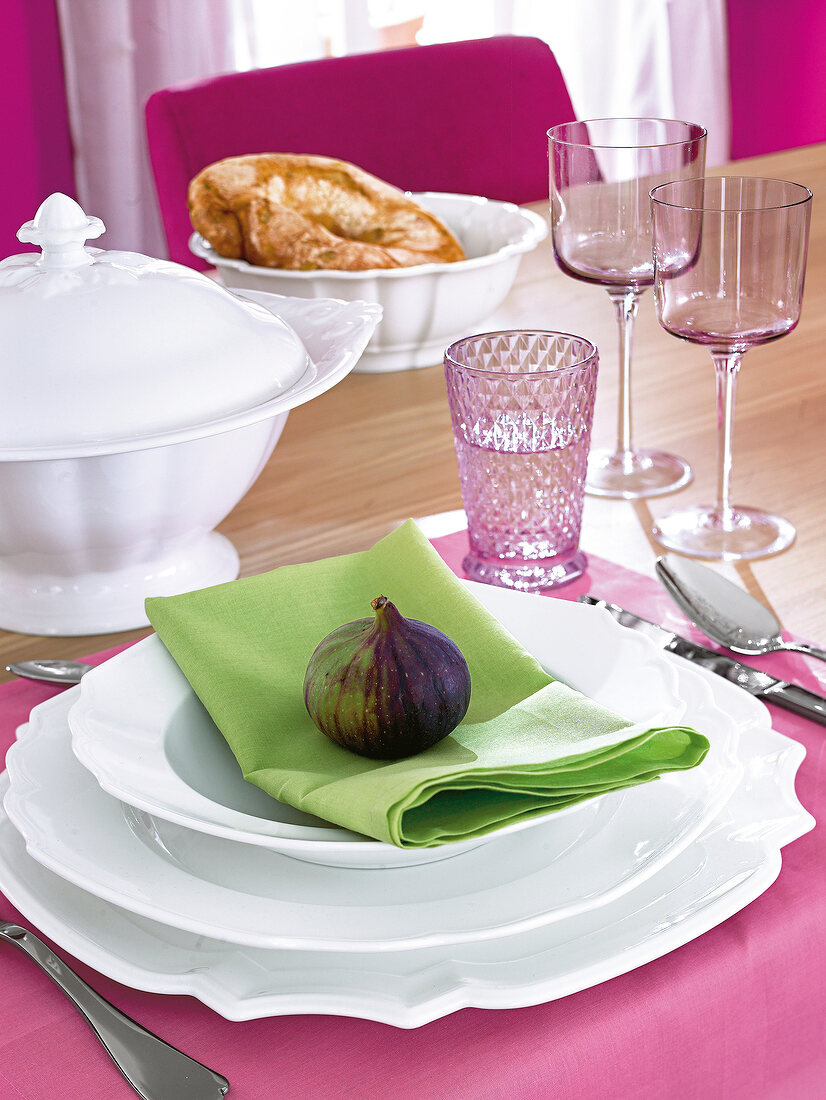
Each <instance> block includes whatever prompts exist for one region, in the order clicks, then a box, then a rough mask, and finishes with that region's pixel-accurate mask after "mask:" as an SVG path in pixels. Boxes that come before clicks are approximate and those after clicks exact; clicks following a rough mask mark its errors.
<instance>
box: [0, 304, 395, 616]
mask: <svg viewBox="0 0 826 1100" xmlns="http://www.w3.org/2000/svg"><path fill="white" fill-rule="evenodd" d="M242 296H243V297H244V298H249V299H252V300H253V301H255V302H256V303H258V304H259V305H262V306H264V307H265V308H267V309H269V310H270V311H271V312H272V313H274V314H276V315H277V316H279V317H281V318H282V319H283V320H284V321H285V322H286V323H287V324H288V325H290V326H291V327H292V328H293V329H294V330H295V332H296V333H297V335H298V337H299V338H300V339H301V341H302V342H303V344H304V346H305V347H306V350H307V353H308V355H309V363H308V366H307V368H306V370H305V371H304V373H303V374H302V375H301V377H300V378H299V379H298V381H296V382H295V383H293V384H292V385H290V386H289V387H287V388H286V389H284V390H283V391H282V392H281V393H279V394H278V395H277V396H275V397H273V398H272V399H270V400H268V401H264V402H262V403H260V404H253V405H251V406H249V407H247V408H245V409H242V410H241V411H236V412H232V413H228V414H227V415H224V416H219V417H217V418H216V419H213V420H208V421H205V422H202V423H197V424H194V425H188V426H184V427H181V428H177V429H172V430H168V431H160V432H158V433H156V434H149V435H140V436H136V437H132V438H129V437H126V438H119V439H115V440H97V441H91V442H86V443H80V444H78V443H75V444H69V443H66V444H58V445H53V446H42V447H38V448H31V447H27V448H9V447H5V448H3V447H0V627H2V628H3V629H5V630H15V631H20V632H22V633H29V634H61V635H79V634H101V633H106V632H108V631H118V630H128V629H132V628H135V627H140V626H145V625H147V623H148V620H147V618H146V615H145V612H144V606H143V605H144V599H145V597H147V596H150V595H172V594H175V593H178V592H184V591H189V590H191V589H194V588H202V587H205V586H207V585H211V584H219V583H222V582H223V581H227V580H232V579H233V578H234V577H236V576H237V575H238V565H239V561H238V554H237V552H236V550H235V548H234V547H233V545H232V544H231V543H230V541H229V540H228V539H227V538H225V537H224V536H223V535H220V534H218V533H217V532H215V531H214V530H213V528H214V527H215V526H216V524H218V523H220V521H221V520H222V519H223V518H224V517H225V516H226V515H227V514H228V513H229V512H230V511H231V510H232V509H233V508H234V507H235V505H236V504H237V503H238V501H239V500H240V499H241V498H242V497H243V496H244V494H245V493H246V492H247V490H248V489H249V488H250V486H251V485H252V483H253V482H254V481H255V479H256V478H257V477H258V475H259V474H260V472H261V470H262V469H263V467H264V464H265V463H266V461H267V459H268V458H269V456H270V454H271V453H272V450H273V448H274V447H275V444H276V443H277V441H278V438H279V436H280V435H281V432H282V430H283V428H284V424H285V422H286V419H287V413H288V411H289V410H290V409H292V408H295V407H296V406H297V405H301V404H304V403H305V402H307V401H309V400H311V399H312V398H313V397H316V396H317V395H318V394H320V393H323V392H324V391H325V390H328V389H330V388H331V387H332V386H334V385H335V384H336V383H337V382H339V381H340V380H341V379H342V378H344V377H345V375H347V374H348V373H349V372H350V371H351V370H352V368H353V366H354V364H355V363H356V362H357V360H358V357H359V355H360V354H361V353H362V351H363V349H364V347H365V345H366V343H367V341H368V340H369V338H370V336H371V335H372V333H373V330H374V328H375V326H376V324H377V323H378V320H379V317H380V315H381V314H380V311H379V310H378V309H377V307H376V306H374V305H371V304H367V303H364V302H352V303H344V302H331V301H312V302H310V301H307V300H306V299H291V298H281V297H276V296H275V295H272V294H257V293H254V292H250V293H245V294H243V295H242Z"/></svg>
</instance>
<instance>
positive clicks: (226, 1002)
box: [0, 657, 814, 1028]
mask: <svg viewBox="0 0 826 1100" xmlns="http://www.w3.org/2000/svg"><path fill="white" fill-rule="evenodd" d="M668 659H669V660H670V661H672V662H673V664H674V666H675V667H676V668H677V669H679V670H680V671H681V680H682V672H683V670H688V666H687V665H686V663H685V662H683V661H681V660H680V659H679V658H675V657H669V658H668ZM690 671H691V674H692V676H694V677H695V678H696V677H697V676H700V677H701V678H704V679H705V680H706V682H707V684H708V685H709V687H710V688H711V690H712V692H713V693H714V698H715V702H716V703H717V705H718V706H719V708H720V709H721V710H722V711H723V712H724V713H725V714H728V715H729V719H730V721H731V722H732V723H733V724H736V725H739V726H740V728H741V731H742V732H743V733H744V737H743V738H742V739H741V741H740V750H739V755H740V765H741V767H742V768H743V780H742V782H741V783H740V784H739V785H738V788H737V790H736V792H735V793H734V795H733V796H732V798H731V799H730V800H729V801H728V803H726V805H725V807H724V808H723V809H722V810H721V812H720V814H719V815H718V816H717V817H716V818H714V819H713V820H712V821H711V822H709V823H708V825H707V827H706V828H705V829H704V830H703V832H702V833H701V834H700V836H698V837H697V838H696V839H695V840H694V842H693V843H692V844H690V845H689V846H688V847H687V848H686V849H685V850H684V851H683V852H681V853H680V854H679V855H677V856H676V857H675V858H674V859H673V860H671V861H670V862H668V863H667V864H666V865H665V866H664V867H661V868H660V869H659V870H658V871H657V873H656V874H655V875H653V876H650V877H648V878H647V879H645V880H644V881H642V882H640V883H638V884H636V885H635V886H634V888H633V889H632V890H631V891H629V892H627V893H625V894H624V895H622V896H621V897H619V898H617V899H615V900H614V901H612V902H609V903H607V904H605V905H603V906H601V907H599V908H597V909H593V910H591V911H590V912H588V913H584V914H580V915H577V916H576V917H572V918H570V919H567V920H562V921H557V922H554V923H551V924H545V925H541V926H538V927H536V928H533V929H531V930H528V931H525V932H521V933H518V934H515V935H512V936H508V937H505V938H500V939H496V940H482V941H479V942H472V943H464V944H461V945H454V946H451V947H439V948H429V949H425V950H418V951H405V952H394V951H391V952H386V953H383V954H377V953H373V954H345V955H335V954H334V955H331V954H328V953H317V952H306V951H289V952H288V951H260V950H251V949H248V948H244V949H241V948H237V947H232V946H228V945H227V944H225V943H222V942H220V941H217V940H209V939H207V940H205V939H204V938H203V937H201V936H193V935H191V934H189V933H186V932H180V931H178V930H175V929H172V928H170V927H168V926H165V925H162V924H158V923H154V922H152V921H150V920H146V919H144V918H141V917H137V916H135V915H133V914H132V913H126V912H124V911H123V910H121V909H119V908H117V907H116V906H112V905H109V904H107V903H106V902H105V901H101V900H99V899H98V898H97V897H95V896H94V895H92V894H89V893H86V892H85V891H83V890H81V889H78V888H77V887H75V886H72V885H71V884H70V883H68V882H66V881H64V880H63V879H62V878H60V877H58V876H56V875H54V874H51V873H50V872H49V871H47V870H45V869H44V868H43V867H42V866H40V864H38V863H36V862H35V861H33V860H32V859H30V858H29V857H28V856H27V855H26V852H25V849H24V845H23V841H22V839H21V838H20V836H19V835H18V834H17V833H16V832H15V830H14V829H13V828H12V826H11V825H10V824H9V822H8V820H7V819H5V818H4V817H2V815H0V887H2V889H3V891H4V892H5V893H6V895H7V896H8V898H9V900H10V901H11V902H12V904H14V905H15V906H16V907H17V908H18V909H19V910H20V911H21V912H22V913H23V914H24V915H25V916H26V917H27V918H28V919H30V920H32V921H33V922H34V923H35V924H37V925H38V926H39V927H40V929H41V930H42V931H43V932H44V933H45V934H46V935H48V936H50V937H51V938H52V939H53V940H55V941H56V942H57V943H58V944H60V945H61V946H62V947H63V948H64V949H66V950H68V951H70V952H71V953H72V954H73V955H75V956H76V957H77V958H79V959H81V960H82V961H84V962H85V963H87V964H88V965H90V966H93V967H95V968H97V969H98V970H99V971H100V972H102V973H104V974H107V975H108V976H109V977H111V978H113V979H115V980H117V981H121V982H124V983H125V984H127V985H131V986H134V987H136V988H139V989H145V990H149V991H152V992H157V993H169V994H189V995H191V996H194V997H197V998H198V999H200V1000H201V1001H202V1002H203V1003H204V1004H206V1005H208V1006H209V1007H211V1008H213V1009H214V1010H215V1011H217V1012H219V1013H220V1014H221V1015H223V1016H225V1017H226V1018H228V1019H231V1020H246V1019H254V1018H260V1017H265V1016H273V1015H288V1014H298V1013H328V1014H334V1015H350V1016H357V1017H363V1018H365V1019H371V1020H378V1021H381V1022H384V1023H388V1024H393V1025H395V1026H398V1027H407V1028H412V1027H418V1026H421V1025H422V1024H425V1023H428V1022H429V1021H431V1020H434V1019H438V1018H440V1017H442V1016H445V1015H448V1014H449V1013H451V1012H455V1011H457V1010H458V1009H461V1008H464V1007H469V1006H476V1007H481V1008H492V1009H493V1008H495V1009H502V1008H517V1007H522V1006H525V1005H531V1004H539V1003H542V1002H545V1001H550V1000H553V999H555V998H558V997H562V996H566V995H568V994H570V993H574V992H576V991H577V990H580V989H584V988H587V987H590V986H593V985H596V984H598V983H600V982H603V981H606V980H607V979H609V978H612V977H615V976H616V975H618V974H623V973H626V972H627V971H629V970H632V969H634V968H636V967H638V966H640V965H642V964H644V963H646V962H649V961H651V960H653V959H656V958H659V957H660V956H662V955H665V954H667V953H668V952H669V951H672V950H674V949H675V948H677V947H679V946H681V945H683V944H685V943H688V942H689V941H690V940H692V939H694V938H696V937H697V936H699V935H701V934H703V933H704V932H707V931H708V930H709V929H711V928H713V927H715V926H716V925H718V924H720V923H721V922H722V921H724V920H726V919H727V918H728V917H730V916H731V915H733V914H734V913H736V912H738V911H739V910H740V909H742V908H743V907H744V906H746V905H748V904H749V902H751V901H753V900H754V899H755V898H756V897H758V896H759V895H760V894H761V893H762V892H763V891H764V890H766V889H767V888H768V886H769V885H770V884H771V883H772V882H773V881H774V879H775V878H776V877H777V874H778V872H779V870H780V849H781V848H782V847H783V846H784V845H786V844H788V843H790V842H791V841H793V840H794V839H796V838H797V837H799V836H802V835H803V834H804V833H806V832H808V831H809V830H810V829H811V828H812V827H813V825H814V821H813V819H812V817H811V816H810V815H809V814H808V813H807V812H806V811H805V810H804V809H803V808H802V807H801V806H800V803H799V802H798V800H797V798H796V796H795V793H794V777H795V773H796V771H797V768H798V767H799V765H800V762H801V761H802V759H803V756H804V750H803V748H802V746H801V745H799V744H798V743H797V742H795V741H791V740H789V739H788V738H786V737H783V736H782V735H780V734H777V733H775V732H774V731H772V730H771V728H770V726H769V722H768V713H767V711H766V709H765V708H764V707H762V706H761V705H760V704H757V703H756V702H755V701H754V700H752V699H750V698H749V697H748V696H746V694H745V693H744V692H741V691H739V690H738V689H737V688H736V687H734V686H733V685H730V684H727V683H725V682H724V681H722V680H720V679H719V678H718V677H714V676H712V675H711V674H710V673H705V672H703V671H702V670H694V669H691V670H690ZM681 686H682V685H681ZM689 717H690V715H689ZM6 786H7V778H6V777H3V779H2V780H0V793H2V790H3V789H4V788H5V787H6Z"/></svg>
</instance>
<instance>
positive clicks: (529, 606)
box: [69, 581, 714, 868]
mask: <svg viewBox="0 0 826 1100" xmlns="http://www.w3.org/2000/svg"><path fill="white" fill-rule="evenodd" d="M465 584H466V586H467V587H468V588H469V589H470V590H471V591H472V592H473V593H474V595H475V596H476V598H477V599H478V600H479V602H480V603H482V604H483V605H484V606H485V607H486V608H487V609H488V610H489V611H490V612H491V613H492V614H494V615H495V616H496V618H497V619H499V621H500V622H501V623H502V624H503V625H504V626H505V627H507V629H508V630H509V631H510V632H511V634H513V635H514V636H515V637H516V638H517V639H518V640H519V641H520V642H521V643H522V645H523V646H524V647H525V648H526V649H527V650H529V651H530V652H531V653H532V654H533V655H534V656H535V657H536V658H537V660H538V661H539V662H540V663H541V664H542V665H543V666H544V667H545V668H546V669H548V670H550V671H551V673H552V675H554V676H556V677H557V678H558V679H560V680H564V681H565V682H566V683H567V684H570V685H571V686H572V687H575V688H576V689H577V690H579V691H581V692H583V693H584V694H585V695H587V696H589V697H590V698H592V699H595V700H596V701H597V702H598V703H602V704H603V705H604V706H606V707H609V708H610V709H611V710H613V711H615V712H616V713H618V714H622V715H623V716H625V717H626V718H629V719H630V720H632V721H634V722H645V723H646V724H647V725H649V726H658V725H666V724H677V723H678V722H679V721H680V720H681V716H682V714H683V711H684V702H683V701H682V700H680V698H679V695H678V693H677V692H676V675H675V673H674V670H673V668H672V667H671V666H670V665H669V664H668V662H667V661H666V660H665V658H664V656H663V654H662V652H661V651H660V650H658V649H657V647H656V646H655V645H654V644H653V643H652V642H651V641H650V640H649V639H647V638H644V637H642V635H639V634H632V633H630V632H629V631H628V630H625V629H623V628H622V627H621V626H619V625H618V624H617V623H616V622H615V621H614V620H613V619H612V618H611V616H610V615H609V614H608V613H607V612H606V611H604V609H595V608H591V607H584V606H583V605H581V604H576V603H570V602H568V601H564V600H553V599H548V598H546V597H544V596H535V595H529V594H526V593H523V592H513V591H509V590H507V589H502V588H492V587H491V586H490V585H485V584H474V583H473V582H471V581H467V582H465ZM595 612H596V613H595ZM148 684H151V685H152V690H151V691H147V690H146V686H147V685H148ZM69 724H70V726H71V729H72V747H73V749H74V752H75V755H76V756H77V758H78V759H79V760H80V761H81V763H82V764H83V765H84V766H85V767H86V768H88V769H89V771H91V772H92V774H93V775H94V776H95V778H96V779H97V781H98V783H99V784H100V786H101V787H102V788H103V789H104V790H105V791H107V792H108V793H109V794H111V795H114V797H115V798H118V799H120V800H121V801H122V802H126V803H128V804H129V805H130V806H134V807H135V808H136V809H138V810H142V811H143V812H144V813H147V814H151V815H152V816H153V817H155V818H162V819H164V820H165V821H167V822H174V823H176V824H178V825H184V826H186V827H187V828H189V829H195V830H197V831H199V832H204V833H209V834H211V835H212V836H219V837H225V838H227V839H230V840H234V841H244V842H246V843H247V844H256V845H260V846H262V847H266V848H271V849H273V850H274V851H278V852H283V853H285V854H286V855H291V856H293V857H294V858H296V859H304V860H307V861H309V862H313V863H324V864H328V865H330V866H339V867H379V868H387V867H412V866H416V865H418V864H421V863H431V862H437V861H439V860H442V859H445V858H447V857H450V856H455V855H459V854H461V853H463V852H468V851H470V850H472V849H473V848H476V847H478V846H479V845H480V844H482V843H485V840H479V839H475V840H468V841H459V842H457V843H454V844H447V845H442V846H441V847H438V848H424V849H402V848H396V847H394V846H393V845H390V844H384V843H382V842H380V841H377V840H372V839H370V838H368V837H364V836H360V835H358V834H356V833H351V832H348V831H347V830H345V829H341V828H337V827H335V826H333V825H330V824H329V823H327V822H324V821H321V820H320V819H318V818H315V817H311V816H309V815H308V814H305V813H302V812H301V811H300V810H296V809H293V808H292V807H291V806H286V805H284V804H283V803H280V802H277V801H276V800H275V799H274V798H271V797H270V796H269V795H268V794H266V792H264V791H262V790H261V789H260V788H259V787H256V786H254V785H253V784H252V783H247V782H246V781H245V780H244V777H243V775H242V774H241V770H240V768H239V766H238V763H237V761H236V760H235V757H234V756H233V755H232V752H231V750H230V749H229V746H228V745H227V743H226V741H225V740H224V738H223V737H222V735H221V733H220V731H219V730H218V729H217V728H216V726H215V724H214V722H213V721H212V719H211V717H210V716H209V714H208V713H207V711H206V709H205V708H204V707H203V705H202V704H201V702H200V700H199V699H198V698H197V696H196V695H195V694H194V692H193V691H192V688H191V687H190V686H189V683H188V682H187V680H186V678H185V677H184V675H183V673H182V672H181V671H180V669H179V668H178V666H177V665H176V664H175V661H174V660H173V659H172V657H171V656H170V655H169V653H168V651H167V650H166V648H165V647H164V645H163V643H162V642H161V641H160V639H159V638H158V637H157V636H156V635H152V636H151V637H149V638H147V639H145V640H144V641H142V642H139V643H138V644H137V645H135V646H133V647H131V648H130V649H128V650H126V651H125V652H124V653H122V654H120V655H119V656H117V657H114V658H112V660H110V661H107V662H106V664H104V665H101V666H100V667H99V668H96V669H95V670H93V671H92V672H90V673H89V674H88V675H87V676H85V677H84V679H83V682H82V684H81V691H80V697H79V699H78V700H77V702H76V703H75V705H74V706H73V707H72V711H71V714H70V716H69ZM713 766H714V758H712V760H711V762H710V763H709V764H708V766H707V767H706V768H705V769H704V770H703V771H702V772H701V773H700V778H699V779H698V780H697V782H698V784H699V785H700V786H702V785H703V784H704V782H705V781H706V776H707V774H708V771H709V769H710V768H712V767H713ZM684 789H687V788H684ZM589 812H590V811H589V810H588V809H586V808H585V807H584V805H583V804H580V805H578V806H573V807H571V808H570V809H568V810H564V811H559V812H557V813H556V814H555V816H556V817H557V818H559V817H560V816H561V815H562V814H563V813H564V814H566V815H567V814H574V815H579V814H588V813H589ZM540 821H541V819H536V818H535V819H533V820H531V821H524V822H519V823H517V824H515V825H510V826H506V827H505V828H503V829H502V830H500V832H499V834H498V836H502V835H507V834H509V833H513V832H518V831H520V830H522V829H526V828H531V827H535V826H536V825H537V824H538V823H539V822H540ZM158 828H159V829H162V828H163V825H161V824H159V825H158Z"/></svg>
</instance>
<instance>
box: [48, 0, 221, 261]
mask: <svg viewBox="0 0 826 1100" xmlns="http://www.w3.org/2000/svg"><path fill="white" fill-rule="evenodd" d="M58 14H59V17H60V27H61V37H62V40H63V55H64V64H65V68H66V85H67V96H68V103H69V119H70V124H71V128H72V142H73V146H74V156H75V181H76V184H77V191H78V200H79V202H80V204H81V206H83V208H84V209H85V211H86V213H87V214H93V215H94V216H95V217H98V218H102V219H103V222H104V225H105V226H106V235H105V236H104V237H103V239H102V240H101V241H100V245H101V247H102V248H105V249H126V250H131V251H136V252H144V253H146V254H147V255H150V256H164V255H165V254H166V242H165V239H164V235H163V230H162V228H161V220H160V215H159V214H158V211H157V204H156V201H155V192H154V186H153V183H152V177H151V171H150V167H149V159H148V156H147V153H146V141H145V136H144V134H145V129H144V116H143V107H144V103H145V102H146V100H147V98H148V97H149V95H150V94H151V93H152V92H153V91H155V90H157V89H158V88H162V87H164V86H166V85H168V84H174V83H178V82H180V81H184V80H192V79H197V78H198V77H202V76H207V75H211V74H213V73H217V72H226V71H229V70H231V69H233V68H234V67H235V50H234V43H233V34H232V19H231V15H232V9H231V5H230V4H228V3H227V2H226V0H185V2H182V0H58Z"/></svg>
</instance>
